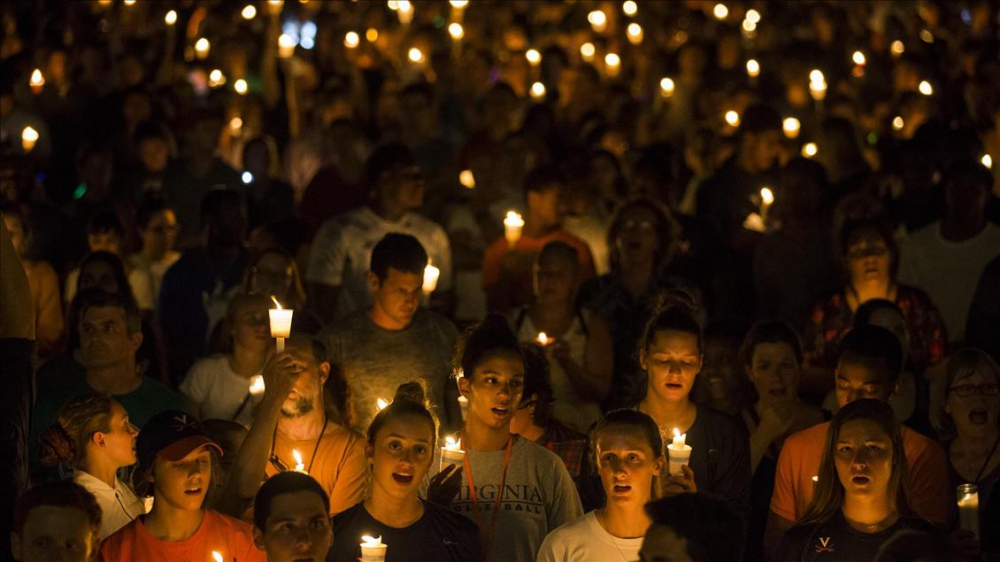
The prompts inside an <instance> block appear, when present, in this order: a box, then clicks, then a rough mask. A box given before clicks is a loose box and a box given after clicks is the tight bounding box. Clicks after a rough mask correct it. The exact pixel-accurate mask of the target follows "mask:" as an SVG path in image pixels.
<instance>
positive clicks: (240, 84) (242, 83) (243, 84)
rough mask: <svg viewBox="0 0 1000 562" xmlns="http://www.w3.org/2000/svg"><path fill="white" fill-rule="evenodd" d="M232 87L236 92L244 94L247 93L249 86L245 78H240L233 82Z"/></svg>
mask: <svg viewBox="0 0 1000 562" xmlns="http://www.w3.org/2000/svg"><path fill="white" fill-rule="evenodd" d="M233 89H234V90H236V93H237V94H239V95H241V96H245V95H247V91H249V89H250V87H249V86H248V85H247V81H246V80H244V79H242V78H240V79H238V80H236V82H234V83H233Z"/></svg>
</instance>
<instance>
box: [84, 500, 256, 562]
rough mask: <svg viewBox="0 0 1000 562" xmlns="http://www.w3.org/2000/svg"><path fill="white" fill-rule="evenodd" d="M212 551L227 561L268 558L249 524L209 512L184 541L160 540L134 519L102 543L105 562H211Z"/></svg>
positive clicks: (246, 561)
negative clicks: (258, 546)
mask: <svg viewBox="0 0 1000 562" xmlns="http://www.w3.org/2000/svg"><path fill="white" fill-rule="evenodd" d="M213 552H218V553H219V554H221V555H222V559H223V560H225V561H227V562H229V561H232V560H239V562H267V555H266V554H264V552H263V551H261V550H257V547H256V546H254V544H253V530H252V528H251V527H250V524H249V523H245V522H243V521H240V520H238V519H233V518H232V517H227V516H225V515H223V514H221V513H218V512H216V511H212V510H211V509H206V510H205V518H204V519H202V521H201V527H198V530H197V531H196V532H195V534H193V535H191V538H189V539H187V540H183V541H177V542H168V541H162V540H160V539H158V538H156V537H154V536H153V535H152V534H150V532H149V531H148V530H147V529H146V526H145V525H144V524H143V523H142V521H141V520H140V519H136V520H134V521H132V522H131V523H129V524H128V525H126V526H124V527H122V528H121V529H119V530H118V532H116V533H115V534H113V535H111V536H110V537H108V538H106V539H104V541H103V542H102V543H101V560H103V561H104V562H133V561H135V560H142V561H143V562H147V561H148V562H155V561H157V560H163V561H164V562H206V561H210V560H213V558H212V553H213Z"/></svg>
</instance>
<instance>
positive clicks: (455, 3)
mask: <svg viewBox="0 0 1000 562" xmlns="http://www.w3.org/2000/svg"><path fill="white" fill-rule="evenodd" d="M448 3H449V4H451V7H452V8H455V9H456V10H461V9H462V8H464V7H466V6H468V5H469V0H450V1H449V2H448Z"/></svg>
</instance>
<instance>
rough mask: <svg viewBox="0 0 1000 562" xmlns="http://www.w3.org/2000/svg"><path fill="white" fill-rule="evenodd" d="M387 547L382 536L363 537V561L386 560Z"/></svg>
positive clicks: (381, 561)
mask: <svg viewBox="0 0 1000 562" xmlns="http://www.w3.org/2000/svg"><path fill="white" fill-rule="evenodd" d="M387 548H388V545H386V544H385V543H383V542H382V537H374V538H373V537H370V536H368V535H365V536H363V537H361V562H384V561H385V551H386V549H387Z"/></svg>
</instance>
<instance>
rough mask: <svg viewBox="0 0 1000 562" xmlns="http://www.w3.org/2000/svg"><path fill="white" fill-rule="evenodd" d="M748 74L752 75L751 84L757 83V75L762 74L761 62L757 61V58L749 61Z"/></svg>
mask: <svg viewBox="0 0 1000 562" xmlns="http://www.w3.org/2000/svg"><path fill="white" fill-rule="evenodd" d="M747 76H749V77H750V84H751V85H754V84H756V83H757V77H758V76H760V63H759V62H757V59H750V60H748V61H747Z"/></svg>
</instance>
